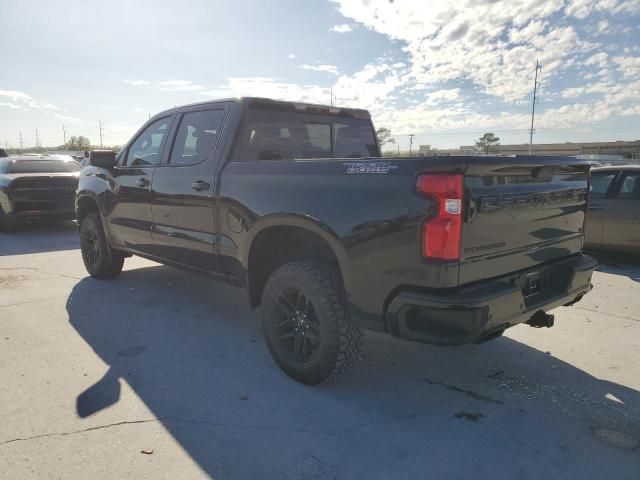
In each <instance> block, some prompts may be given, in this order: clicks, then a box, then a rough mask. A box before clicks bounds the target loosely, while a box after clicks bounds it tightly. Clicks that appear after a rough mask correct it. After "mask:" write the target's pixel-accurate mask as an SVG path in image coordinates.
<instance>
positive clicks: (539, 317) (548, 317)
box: [525, 310, 555, 328]
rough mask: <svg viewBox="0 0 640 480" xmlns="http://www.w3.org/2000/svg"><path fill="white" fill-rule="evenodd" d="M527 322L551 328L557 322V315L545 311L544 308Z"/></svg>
mask: <svg viewBox="0 0 640 480" xmlns="http://www.w3.org/2000/svg"><path fill="white" fill-rule="evenodd" d="M525 323H526V324H527V325H529V326H530V327H534V328H543V327H544V328H551V327H553V325H554V324H555V316H554V315H552V314H550V313H545V312H543V311H542V310H538V311H537V312H536V313H534V314H533V316H532V317H531V318H530V319H529V320H527V321H526V322H525Z"/></svg>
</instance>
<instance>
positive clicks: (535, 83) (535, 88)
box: [529, 59, 542, 155]
mask: <svg viewBox="0 0 640 480" xmlns="http://www.w3.org/2000/svg"><path fill="white" fill-rule="evenodd" d="M539 71H542V66H541V65H540V63H538V60H537V59H536V74H535V76H534V78H533V103H532V106H531V129H530V130H529V155H531V147H532V145H533V119H534V117H535V115H536V94H537V92H538V86H539V85H540V84H539V83H538V72H539Z"/></svg>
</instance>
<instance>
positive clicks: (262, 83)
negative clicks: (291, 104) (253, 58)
mask: <svg viewBox="0 0 640 480" xmlns="http://www.w3.org/2000/svg"><path fill="white" fill-rule="evenodd" d="M200 93H201V94H202V95H205V96H207V97H212V98H224V97H243V96H251V97H269V98H275V99H279V100H291V101H301V102H314V103H328V102H329V100H330V99H329V88H324V87H319V86H317V85H298V84H296V83H289V82H283V81H280V80H278V79H275V78H268V77H231V78H228V79H227V81H226V82H225V83H224V84H222V85H220V86H218V87H216V88H214V89H211V90H206V91H202V92H200Z"/></svg>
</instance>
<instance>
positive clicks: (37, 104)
mask: <svg viewBox="0 0 640 480" xmlns="http://www.w3.org/2000/svg"><path fill="white" fill-rule="evenodd" d="M0 97H8V98H10V99H11V102H5V103H3V105H4V106H8V107H9V108H12V109H21V110H45V111H48V112H56V111H59V110H60V108H58V107H56V106H55V105H53V104H52V103H49V102H47V101H44V100H37V99H35V98H33V97H32V96H31V95H29V94H27V93H24V92H20V91H18V90H0Z"/></svg>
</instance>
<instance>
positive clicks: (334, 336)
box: [261, 261, 362, 385]
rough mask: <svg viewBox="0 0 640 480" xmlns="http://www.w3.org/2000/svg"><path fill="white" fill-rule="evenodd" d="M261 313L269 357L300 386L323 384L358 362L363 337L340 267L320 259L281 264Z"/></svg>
mask: <svg viewBox="0 0 640 480" xmlns="http://www.w3.org/2000/svg"><path fill="white" fill-rule="evenodd" d="M261 309H262V325H263V329H264V335H265V338H266V341H267V346H268V347H269V351H270V352H271V355H272V356H273V358H274V360H275V361H276V363H277V364H278V366H279V367H280V368H281V369H282V370H283V371H284V372H285V373H286V374H287V375H289V376H290V377H292V378H294V379H296V380H298V381H299V382H302V383H306V384H308V385H316V384H319V383H322V382H324V381H326V380H329V379H332V378H334V377H335V376H336V375H339V374H341V373H343V372H345V371H346V370H347V369H348V368H349V367H350V366H351V365H353V363H355V361H356V360H357V359H358V358H359V352H360V341H361V338H362V333H361V332H360V329H359V328H358V326H357V325H356V323H355V321H354V320H353V319H351V317H350V316H349V312H348V310H347V306H346V300H345V294H344V288H343V286H342V281H341V279H340V275H339V273H338V271H337V269H335V268H333V267H331V266H329V265H326V264H323V263H320V262H316V261H299V262H293V263H288V264H285V265H283V266H282V267H280V268H278V269H277V270H276V271H275V272H274V273H273V274H272V275H271V276H270V277H269V280H268V281H267V285H266V286H265V289H264V292H263V295H262V307H261Z"/></svg>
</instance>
